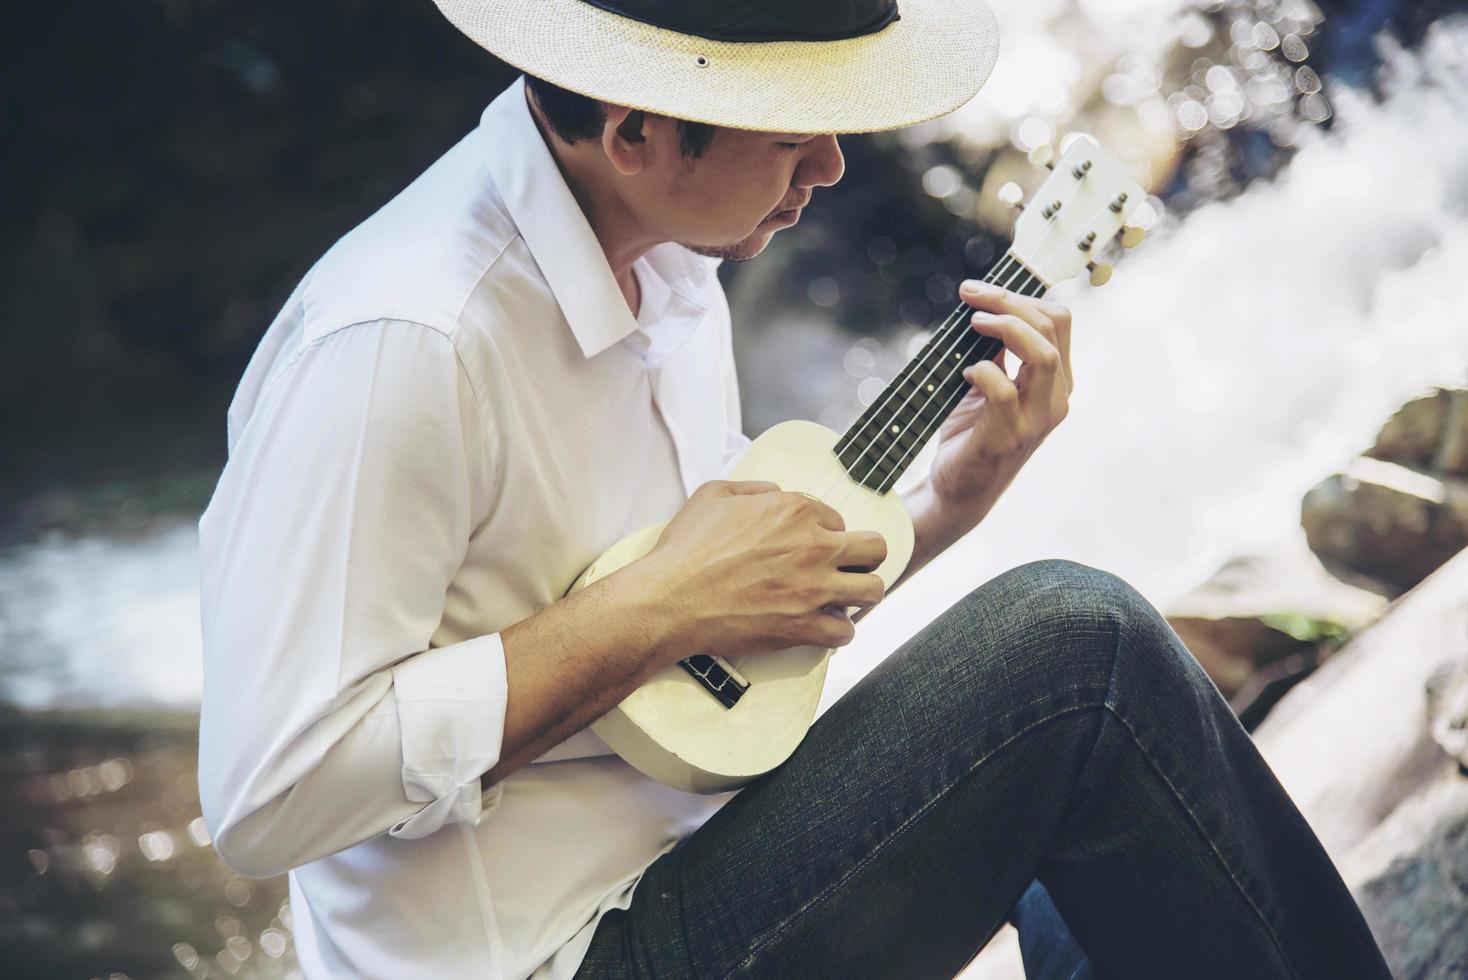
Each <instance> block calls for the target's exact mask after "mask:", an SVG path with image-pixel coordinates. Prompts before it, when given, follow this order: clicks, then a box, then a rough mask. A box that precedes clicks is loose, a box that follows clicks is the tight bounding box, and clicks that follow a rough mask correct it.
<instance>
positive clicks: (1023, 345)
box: [929, 280, 1074, 527]
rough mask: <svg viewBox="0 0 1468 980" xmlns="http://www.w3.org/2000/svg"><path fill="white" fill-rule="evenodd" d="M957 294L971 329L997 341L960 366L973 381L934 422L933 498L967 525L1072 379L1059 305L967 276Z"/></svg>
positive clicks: (1028, 450)
mask: <svg viewBox="0 0 1468 980" xmlns="http://www.w3.org/2000/svg"><path fill="white" fill-rule="evenodd" d="M958 295H959V298H960V299H962V300H963V301H964V302H966V303H968V304H969V305H970V306H973V307H974V308H975V311H976V312H975V313H974V314H973V315H972V326H973V329H974V330H976V331H978V332H979V333H982V334H984V335H986V336H989V337H995V338H997V339H998V340H1000V341H1001V342H1002V343H1003V344H1004V347H1005V349H1004V350H1000V351H999V353H998V354H997V355H996V356H995V358H994V359H993V360H983V361H980V362H979V363H977V364H974V365H972V366H970V367H968V368H966V369H965V370H964V372H963V377H964V380H966V381H967V382H968V383H969V384H971V385H972V386H973V387H972V388H970V389H969V390H968V391H967V392H965V393H964V396H963V399H962V400H961V401H959V403H958V405H957V406H956V407H955V408H954V410H953V413H952V414H951V415H950V416H949V417H948V419H947V420H946V421H945V422H944V423H943V426H942V427H941V428H940V429H939V430H938V456H937V458H936V459H935V460H934V461H933V467H932V469H931V470H930V471H929V483H930V485H931V489H932V494H933V497H934V502H935V503H936V504H938V505H939V506H940V507H941V508H942V510H944V511H946V512H949V513H952V514H963V515H968V516H969V517H970V518H971V520H970V522H969V523H970V527H971V526H972V524H973V523H977V522H978V520H981V519H982V517H983V515H985V514H987V513H988V512H989V510H990V508H992V507H993V506H994V503H995V501H997V500H998V498H999V495H1000V494H1002V493H1003V492H1004V489H1005V488H1006V487H1007V486H1009V484H1010V482H1011V481H1012V480H1013V479H1014V477H1015V474H1017V473H1018V472H1019V470H1020V467H1022V466H1023V465H1024V464H1025V461H1026V460H1028V459H1029V458H1030V455H1031V454H1032V453H1034V451H1035V450H1036V449H1037V448H1038V447H1039V445H1040V443H1041V442H1043V441H1044V439H1045V437H1046V436H1048V435H1049V434H1050V432H1051V430H1052V429H1054V428H1055V426H1057V425H1059V424H1060V421H1061V420H1062V419H1064V418H1065V415H1066V412H1067V410H1068V402H1069V399H1070V393H1071V391H1072V389H1073V387H1074V385H1073V383H1072V381H1071V370H1070V326H1071V324H1070V310H1068V309H1067V308H1066V307H1064V306H1061V305H1060V304H1058V303H1052V302H1050V301H1048V300H1043V299H1038V298H1035V297H1030V296H1022V295H1020V294H1019V293H1014V292H1011V291H1009V290H1006V289H1003V288H1002V287H1000V286H997V285H994V284H991V283H984V282H979V281H977V280H967V281H965V282H964V283H963V284H962V285H961V286H960V287H959V293H958ZM1009 351H1012V352H1013V353H1014V355H1015V356H1016V357H1018V358H1019V359H1020V361H1021V364H1020V368H1019V372H1018V374H1017V376H1016V377H1015V378H1013V379H1011V378H1010V377H1009V374H1008V373H1007V372H1006V371H1005V369H1004V355H1005V354H1006V353H1007V352H1009Z"/></svg>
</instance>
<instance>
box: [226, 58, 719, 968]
mask: <svg viewBox="0 0 1468 980" xmlns="http://www.w3.org/2000/svg"><path fill="white" fill-rule="evenodd" d="M716 265H717V261H716V260H711V259H707V258H703V257H700V256H697V255H695V254H694V253H692V252H689V251H688V250H686V249H684V248H682V247H681V246H678V245H675V244H672V243H665V244H663V245H659V246H657V247H656V248H654V249H652V250H651V251H649V252H648V253H647V254H646V255H645V256H644V257H642V258H640V259H639V260H638V261H637V262H636V264H635V266H634V270H635V274H636V275H637V277H638V281H639V283H640V286H641V290H642V297H641V309H640V311H639V313H638V315H637V316H636V317H634V316H633V315H632V313H631V311H630V310H629V309H628V305H627V302H626V300H625V298H624V296H623V294H622V292H621V290H620V289H619V288H618V286H617V283H616V280H615V278H614V277H613V275H612V272H611V269H610V267H609V266H608V263H607V261H606V256H605V254H604V253H603V252H602V250H601V247H600V245H599V243H598V242H597V240H596V238H595V236H594V234H593V232H592V230H591V227H590V225H589V224H588V223H587V221H586V218H585V217H584V215H583V214H582V212H581V211H580V209H579V207H578V206H577V204H576V200H575V198H574V197H573V196H572V194H571V192H570V190H569V188H568V187H567V185H566V183H565V181H564V179H563V177H562V176H561V173H560V171H559V169H558V167H557V166H556V163H555V160H554V158H553V157H552V156H551V154H550V152H549V150H548V149H547V148H546V145H545V143H544V141H543V140H542V138H541V136H540V133H539V131H538V130H537V128H536V126H535V123H534V120H533V119H532V117H531V116H530V112H529V108H528V106H527V105H526V102H525V91H524V83H523V79H522V80H520V81H517V82H516V83H515V84H513V85H511V86H510V88H509V89H507V90H506V91H505V92H504V93H503V94H502V95H500V96H499V97H498V98H496V99H495V100H494V102H493V103H492V104H491V105H490V106H489V107H488V108H487V109H486V110H485V112H484V115H483V118H482V119H481V122H480V125H479V126H478V128H477V129H475V130H474V131H473V132H471V133H470V134H469V135H468V136H466V137H465V138H464V139H463V140H462V141H461V142H459V143H458V144H457V145H456V146H454V147H453V148H452V149H450V150H449V151H448V152H447V153H445V154H444V155H443V157H441V158H440V159H439V160H438V161H437V162H435V163H434V164H433V165H432V166H431V167H430V168H429V169H428V170H426V171H425V172H424V173H423V174H422V175H421V176H420V177H419V178H418V179H417V180H415V181H414V182H413V183H412V184H411V185H410V186H409V187H407V188H406V189H405V190H404V191H403V192H402V193H401V194H399V195H398V196H397V197H396V198H394V199H393V200H392V201H391V202H389V203H388V204H387V205H386V206H384V207H383V208H382V209H381V210H380V211H378V212H377V213H376V214H374V215H373V216H372V217H371V218H369V219H368V220H367V221H365V222H364V223H363V224H361V225H360V226H358V227H357V228H356V229H355V230H353V231H352V232H351V233H349V234H348V235H346V236H345V237H344V238H342V239H341V240H340V241H339V242H337V244H336V245H335V246H334V247H333V248H332V249H331V250H330V251H328V252H327V253H326V255H325V256H323V257H322V258H321V260H320V261H318V262H317V263H316V265H315V266H314V267H313V268H312V269H311V270H310V272H308V273H307V275H306V277H305V278H304V279H303V280H302V282H301V283H300V285H299V286H298V287H297V288H296V290H295V292H294V293H293V294H292V295H291V297H290V299H289V300H288V301H287V302H286V304H285V308H284V309H283V310H282V311H281V313H280V315H279V316H278V317H277V318H276V320H275V321H274V323H272V324H271V326H270V328H269V330H268V331H267V333H266V334H265V336H264V338H263V339H262V341H261V343H260V346H259V348H258V350H257V351H256V352H255V355H254V357H253V358H252V360H251V361H250V364H249V367H248V368H247V369H246V371H245V374H244V377H243V379H242V380H241V382H240V386H239V390H238V392H237V393H236V395H235V398H234V401H233V403H232V404H231V406H230V409H229V416H228V439H229V453H230V454H229V461H228V463H227V465H226V466H225V468H224V472H223V474H222V475H221V477H220V480H219V484H218V487H217V488H216V490H215V492H214V496H213V499H212V500H211V501H210V504H209V507H208V509H207V510H206V511H205V512H204V515H203V517H202V518H201V519H200V522H199V536H200V559H201V564H202V571H201V578H202V581H201V596H202V599H201V602H202V622H203V631H204V661H205V663H204V695H203V713H202V719H201V724H200V739H199V756H200V759H199V781H200V789H201V793H202V802H203V809H204V816H205V819H206V821H207V823H208V826H209V828H210V830H211V831H212V832H213V836H214V843H215V847H216V848H217V849H218V851H219V854H220V856H221V857H222V858H223V859H224V861H225V863H226V864H228V865H230V866H231V867H233V868H235V869H236V870H238V871H240V872H242V873H244V874H249V875H255V876H265V875H273V874H278V873H280V872H282V871H286V870H289V871H290V892H291V908H292V915H293V919H294V924H295V931H296V939H297V944H298V948H299V954H300V959H301V963H302V965H303V967H304V969H305V971H306V974H307V975H308V976H310V977H364V978H366V977H383V978H392V980H401V978H407V977H434V978H452V977H475V978H521V977H527V976H533V977H536V978H565V977H570V976H571V975H572V974H573V973H574V972H575V970H576V968H577V966H578V965H579V964H580V962H581V959H582V957H583V955H584V953H585V949H586V945H587V944H588V943H589V941H590V938H591V934H592V932H593V930H594V929H595V926H596V922H597V920H598V919H599V918H600V916H601V915H602V913H604V912H605V911H607V910H608V909H610V908H613V907H621V908H625V907H626V906H627V905H628V904H629V903H630V898H631V890H632V886H633V885H634V884H635V883H636V881H637V879H638V877H639V876H640V875H641V873H642V871H643V869H644V868H645V867H646V866H647V865H648V864H649V863H651V862H652V860H653V859H654V858H655V857H657V856H658V855H659V854H661V853H663V852H664V851H666V850H669V849H670V848H671V847H672V846H673V844H674V843H676V841H677V840H678V839H679V838H680V837H683V836H685V835H686V834H688V833H690V832H691V831H692V830H694V829H695V828H696V827H698V826H699V825H700V824H701V823H703V821H704V820H706V819H707V818H708V817H709V816H710V815H711V814H712V813H713V812H714V811H715V810H717V809H718V808H719V807H720V806H722V805H723V803H724V802H725V801H727V800H728V799H729V797H730V796H732V795H733V794H720V795H715V796H696V795H690V794H685V793H682V792H679V791H677V790H673V789H669V788H667V787H664V786H662V785H661V784H659V783H656V782H654V781H652V780H650V779H648V778H647V777H645V776H643V775H642V774H641V773H639V772H638V771H637V770H635V769H633V768H632V767H631V766H629V765H628V764H626V763H625V762H623V761H622V759H621V758H620V757H618V756H616V755H614V754H611V752H610V750H609V749H608V748H607V747H606V745H605V744H604V743H603V742H602V741H601V740H600V739H598V738H597V737H596V736H595V735H594V734H593V733H592V732H591V731H590V730H589V729H586V730H583V731H582V732H580V733H578V734H577V735H575V736H573V737H572V738H570V739H568V740H567V741H565V742H563V743H561V744H560V745H559V746H557V747H555V748H554V749H552V750H551V751H550V752H548V753H547V754H546V755H544V756H542V757H541V758H540V759H538V760H536V762H535V763H533V764H531V765H528V766H525V767H523V768H522V769H520V770H519V771H518V772H516V773H515V774H513V775H512V776H510V777H509V778H508V779H505V780H503V781H501V782H500V783H498V784H497V785H495V786H494V787H492V788H491V789H490V791H489V792H487V793H485V794H483V796H482V798H481V793H480V788H479V776H480V774H481V773H483V772H485V771H486V770H488V769H490V768H491V767H493V766H494V764H495V763H496V761H498V759H499V757H500V745H501V739H502V736H503V731H504V711H505V702H506V698H507V696H508V692H507V688H506V680H505V663H504V650H503V647H502V646H501V644H500V640H499V636H498V631H500V630H502V629H504V628H506V627H508V626H510V625H512V624H514V623H516V622H518V621H519V620H521V619H524V618H525V617H527V616H530V615H531V614H533V613H535V612H536V611H537V610H539V609H541V608H543V607H545V606H546V605H549V604H550V603H552V602H555V601H556V600H558V599H560V598H562V596H563V595H564V594H565V591H566V589H567V588H568V587H569V585H570V584H571V582H573V581H574V580H575V578H576V577H577V576H578V575H579V574H580V573H581V571H582V570H583V569H584V568H585V567H586V566H587V565H588V564H590V563H591V562H592V561H593V560H594V559H596V558H597V557H598V556H599V555H600V554H601V553H602V551H604V550H605V549H606V548H607V547H608V546H609V545H611V544H612V543H613V542H615V541H616V540H617V539H618V538H620V537H622V536H623V535H625V534H627V533H630V532H632V531H634V530H637V529H639V528H641V527H644V526H646V525H648V524H651V523H654V522H656V521H660V520H665V519H667V518H668V517H671V516H672V515H673V513H675V512H676V510H677V509H678V507H680V506H681V505H682V503H683V502H684V501H685V500H686V499H687V496H688V495H689V494H690V493H691V492H692V491H693V489H694V488H695V487H697V486H698V485H699V484H700V483H702V482H704V481H706V480H709V479H713V478H716V477H718V476H720V475H721V474H722V473H723V472H726V465H727V464H729V463H731V462H732V460H733V458H734V457H735V456H736V455H737V453H738V452H739V450H740V449H742V448H743V447H744V446H745V445H747V444H748V440H747V439H745V438H744V436H743V434H742V433H741V431H740V420H739V400H738V389H737V387H736V384H735V375H734V361H733V355H732V351H731V346H730V334H729V311H728V305H727V303H726V301H725V298H724V294H723V291H722V288H721V287H720V285H719V282H718V279H717V277H716V275H715V271H714V270H715V266H716Z"/></svg>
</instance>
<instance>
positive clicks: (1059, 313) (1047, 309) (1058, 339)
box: [1035, 299, 1075, 391]
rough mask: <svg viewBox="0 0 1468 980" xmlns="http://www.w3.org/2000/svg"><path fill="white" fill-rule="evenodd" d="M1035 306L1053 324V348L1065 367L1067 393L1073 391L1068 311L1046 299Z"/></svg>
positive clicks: (1037, 301)
mask: <svg viewBox="0 0 1468 980" xmlns="http://www.w3.org/2000/svg"><path fill="white" fill-rule="evenodd" d="M1035 303H1036V305H1038V306H1039V307H1040V309H1041V310H1042V311H1043V312H1044V314H1045V315H1046V316H1048V317H1049V318H1050V322H1051V323H1053V324H1055V346H1056V348H1057V349H1058V350H1059V351H1060V362H1061V364H1063V365H1065V382H1066V385H1067V386H1068V387H1067V390H1068V391H1074V390H1075V374H1074V373H1072V371H1071V369H1070V309H1069V307H1065V306H1061V305H1060V304H1059V303H1052V302H1050V301H1049V300H1048V299H1041V300H1036V301H1035Z"/></svg>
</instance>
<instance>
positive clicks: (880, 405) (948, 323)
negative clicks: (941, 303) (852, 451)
mask: <svg viewBox="0 0 1468 980" xmlns="http://www.w3.org/2000/svg"><path fill="white" fill-rule="evenodd" d="M1009 263H1013V264H1014V266H1015V269H1016V270H1022V269H1023V268H1024V266H1023V264H1022V263H1020V261H1019V260H1018V259H1016V258H1015V257H1014V256H1013V255H1012V254H1011V253H1009V252H1005V253H1004V257H1003V258H1002V259H1000V261H999V264H998V265H996V266H995V267H994V269H992V270H990V272H989V275H988V277H987V278H986V279H985V280H984V281H985V282H995V281H997V279H998V278H999V276H1000V275H1003V274H1006V273H1007V272H1008V271H1009V270H1006V269H1005V268H1004V267H1005V266H1006V265H1007V264H1009ZM971 309H973V307H971V306H969V305H968V304H966V303H963V302H961V301H960V302H959V304H958V306H957V308H956V309H954V310H953V311H952V312H950V313H949V314H948V316H947V317H945V318H944V320H943V323H942V324H941V325H940V326H939V327H938V329H937V330H935V331H934V332H933V337H932V340H931V341H930V342H929V343H930V345H931V347H930V349H929V351H928V352H927V353H925V354H922V355H920V357H919V359H918V363H917V364H916V365H913V369H914V370H917V369H919V368H921V367H922V366H923V362H924V361H926V360H927V359H928V357H929V356H930V355H931V354H932V353H933V352H934V351H936V350H937V349H938V346H939V344H940V343H941V342H942V341H943V335H944V334H945V333H946V332H947V331H948V330H950V329H952V328H953V327H954V326H955V325H957V324H958V323H959V322H960V321H961V320H962V319H963V314H964V310H971ZM938 360H939V362H940V363H941V362H942V358H941V357H940V358H939V359H938ZM904 370H905V369H904ZM899 380H900V375H899ZM899 387H900V385H898V384H893V385H891V386H889V387H888V388H887V389H886V390H885V391H884V392H882V397H881V398H880V399H879V400H878V401H877V403H876V404H875V405H873V406H872V407H871V409H869V411H870V412H871V418H869V419H868V420H867V421H866V422H865V423H863V424H862V425H861V427H860V428H858V429H857V430H856V431H855V432H854V433H852V434H851V435H850V439H851V442H854V441H856V439H857V438H858V437H860V436H861V435H862V433H864V432H865V431H866V430H867V429H868V428H869V427H870V426H871V425H872V424H873V423H874V422H875V421H876V418H877V416H878V415H880V414H882V410H883V409H884V408H885V406H886V403H887V402H888V401H890V400H891V399H893V398H895V397H897V389H898V388H899ZM843 442H844V443H845V444H844V445H843ZM851 442H845V437H843V441H842V442H837V444H836V448H835V452H837V453H838V454H839V453H841V452H843V451H845V450H846V449H847V448H848V447H849V446H850V445H851Z"/></svg>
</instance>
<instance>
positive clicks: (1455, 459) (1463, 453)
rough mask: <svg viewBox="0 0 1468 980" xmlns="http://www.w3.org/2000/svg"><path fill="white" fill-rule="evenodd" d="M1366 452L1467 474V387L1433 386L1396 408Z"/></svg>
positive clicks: (1411, 463) (1379, 457) (1418, 465)
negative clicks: (1395, 411) (1426, 392)
mask: <svg viewBox="0 0 1468 980" xmlns="http://www.w3.org/2000/svg"><path fill="white" fill-rule="evenodd" d="M1366 455H1367V456H1370V457H1373V458H1375V459H1381V460H1386V461H1388V462H1393V463H1401V464H1403V465H1405V466H1415V467H1420V468H1423V469H1430V470H1436V471H1438V472H1442V473H1460V474H1468V388H1442V387H1436V388H1433V389H1432V391H1431V392H1429V393H1428V394H1425V395H1422V396H1420V397H1418V398H1414V399H1412V400H1411V401H1409V402H1407V404H1405V405H1403V406H1402V407H1401V408H1400V409H1398V410H1397V413H1396V414H1395V415H1393V416H1392V417H1391V418H1390V419H1388V420H1387V422H1386V424H1385V425H1384V426H1382V427H1381V432H1380V433H1378V434H1377V437H1376V443H1375V444H1374V445H1373V446H1372V447H1371V448H1370V449H1368V450H1366Z"/></svg>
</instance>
